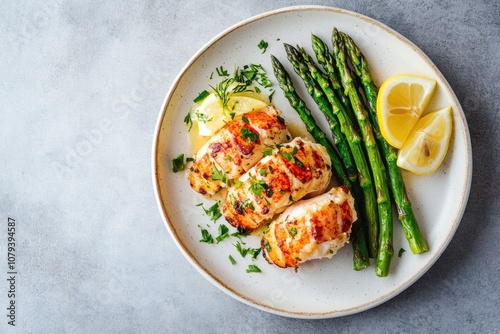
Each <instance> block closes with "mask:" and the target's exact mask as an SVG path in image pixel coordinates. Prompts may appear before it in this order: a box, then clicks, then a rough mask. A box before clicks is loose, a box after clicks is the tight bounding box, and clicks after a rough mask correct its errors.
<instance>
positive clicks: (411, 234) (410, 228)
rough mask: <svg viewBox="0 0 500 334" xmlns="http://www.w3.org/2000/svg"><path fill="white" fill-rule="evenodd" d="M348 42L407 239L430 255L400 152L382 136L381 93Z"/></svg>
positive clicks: (347, 38) (415, 250)
mask: <svg viewBox="0 0 500 334" xmlns="http://www.w3.org/2000/svg"><path fill="white" fill-rule="evenodd" d="M341 36H342V38H343V39H344V42H345V46H346V50H347V54H348V55H349V59H350V61H351V63H352V65H353V68H354V71H355V73H356V75H357V76H358V78H359V79H360V81H361V85H362V86H363V90H364V92H365V96H366V100H367V107H368V111H369V114H370V118H371V120H372V123H373V129H374V132H375V136H376V138H377V141H378V143H379V146H380V148H381V150H382V152H383V155H384V159H385V162H386V165H387V172H388V175H389V179H390V186H391V190H392V195H393V197H394V201H395V203H396V206H397V209H398V218H399V221H400V222H401V225H402V227H403V230H404V234H405V237H406V239H407V240H408V244H409V246H410V249H411V251H412V252H413V253H414V254H420V253H423V252H425V251H427V250H428V249H429V248H428V247H427V244H426V242H425V240H424V238H423V236H422V233H421V232H420V228H419V226H418V223H417V220H416V219H415V215H414V214H413V210H412V207H411V202H410V200H409V199H408V195H407V194H406V189H405V185H404V182H403V176H402V173H401V170H400V169H399V167H398V166H397V164H396V161H397V150H396V148H394V147H392V146H391V145H389V144H388V143H387V141H386V140H385V139H384V137H383V136H382V134H381V133H380V127H379V124H378V119H377V111H376V110H377V108H376V105H377V93H378V89H377V86H375V84H374V82H373V79H372V77H371V73H370V67H369V65H368V62H367V60H366V58H365V57H364V55H363V54H362V53H361V50H359V48H358V46H357V45H356V44H355V43H354V41H353V40H352V38H351V37H350V36H348V35H347V34H345V33H341Z"/></svg>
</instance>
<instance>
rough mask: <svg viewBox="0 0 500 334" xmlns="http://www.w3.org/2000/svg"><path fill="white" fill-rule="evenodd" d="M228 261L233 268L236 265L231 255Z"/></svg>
mask: <svg viewBox="0 0 500 334" xmlns="http://www.w3.org/2000/svg"><path fill="white" fill-rule="evenodd" d="M229 261H230V262H231V264H232V265H233V266H234V265H235V264H236V260H235V259H234V258H233V257H232V256H231V255H229Z"/></svg>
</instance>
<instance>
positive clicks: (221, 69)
mask: <svg viewBox="0 0 500 334" xmlns="http://www.w3.org/2000/svg"><path fill="white" fill-rule="evenodd" d="M215 70H216V71H217V74H218V75H219V76H220V77H228V76H229V73H228V71H227V70H225V69H224V67H222V65H221V66H219V67H217V68H216V69H215Z"/></svg>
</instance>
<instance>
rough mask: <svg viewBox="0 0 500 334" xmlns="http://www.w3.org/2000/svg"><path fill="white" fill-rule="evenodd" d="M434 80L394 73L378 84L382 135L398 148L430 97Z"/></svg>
mask: <svg viewBox="0 0 500 334" xmlns="http://www.w3.org/2000/svg"><path fill="white" fill-rule="evenodd" d="M435 88H436V81H435V80H433V79H429V78H425V77H422V76H418V75H413V74H397V75H394V76H392V77H390V78H389V79H387V80H386V81H385V82H384V83H383V84H382V86H381V87H380V90H379V93H378V97H377V117H378V121H379V124H380V131H381V132H382V136H384V138H385V139H386V140H387V142H388V143H389V144H391V145H392V146H394V147H396V148H401V147H402V146H403V143H404V142H405V140H406V138H407V137H408V135H409V134H410V133H411V131H412V129H413V127H414V126H415V124H416V123H417V121H418V119H419V118H420V115H421V114H422V112H423V111H424V110H425V108H426V107H427V105H428V104H429V101H430V100H431V97H432V95H433V94H434V90H435Z"/></svg>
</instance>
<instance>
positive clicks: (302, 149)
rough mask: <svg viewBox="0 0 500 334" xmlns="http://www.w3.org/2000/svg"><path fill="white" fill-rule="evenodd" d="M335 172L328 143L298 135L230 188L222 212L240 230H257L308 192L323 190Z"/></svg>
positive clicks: (279, 147)
mask: <svg viewBox="0 0 500 334" xmlns="http://www.w3.org/2000/svg"><path fill="white" fill-rule="evenodd" d="M331 176H332V172H331V168H330V156H329V155H328V153H327V151H326V149H325V147H324V146H322V145H320V144H316V143H313V142H310V141H308V140H306V139H303V138H299V137H298V138H295V139H294V140H292V141H291V142H290V143H288V144H283V145H278V146H277V148H276V149H275V150H274V151H273V152H272V154H271V155H270V156H266V157H264V158H263V159H262V160H260V161H259V162H258V163H257V164H256V165H255V166H254V167H252V168H251V169H250V170H249V171H248V172H246V173H245V174H243V175H242V176H241V177H240V178H239V179H238V181H236V182H235V184H234V185H233V186H232V187H230V188H229V189H228V192H227V194H226V197H225V199H224V201H223V203H222V213H223V215H224V217H225V218H226V220H227V221H228V222H229V223H230V224H231V225H233V226H234V227H236V228H238V229H239V230H240V231H252V230H255V229H256V228H257V227H258V226H259V225H260V224H261V223H262V222H263V221H265V220H270V219H271V218H273V216H274V215H275V214H277V213H280V212H282V211H283V210H285V208H286V207H287V206H289V205H290V204H292V203H294V202H296V201H298V200H300V199H302V198H303V197H304V196H306V195H308V194H312V193H318V192H323V191H324V190H325V189H326V187H327V186H328V184H329V182H330V179H331Z"/></svg>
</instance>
